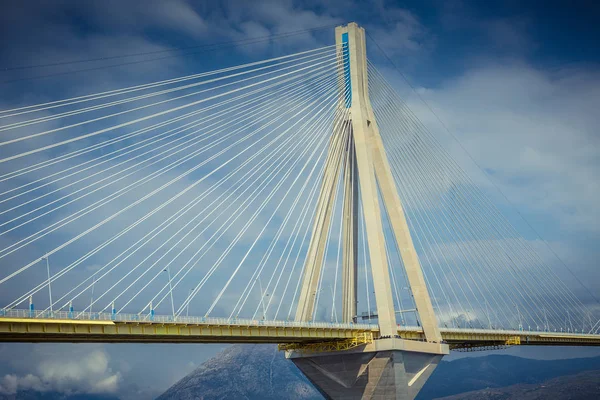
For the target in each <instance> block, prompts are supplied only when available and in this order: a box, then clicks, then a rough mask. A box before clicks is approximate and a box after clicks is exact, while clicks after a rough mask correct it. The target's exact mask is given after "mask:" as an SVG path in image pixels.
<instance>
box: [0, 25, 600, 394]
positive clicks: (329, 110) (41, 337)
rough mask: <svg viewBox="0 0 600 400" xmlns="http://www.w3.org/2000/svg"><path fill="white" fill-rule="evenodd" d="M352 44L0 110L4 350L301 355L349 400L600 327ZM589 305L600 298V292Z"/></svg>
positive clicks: (416, 384) (403, 390)
mask: <svg viewBox="0 0 600 400" xmlns="http://www.w3.org/2000/svg"><path fill="white" fill-rule="evenodd" d="M335 40H336V43H335V44H334V45H331V46H327V47H322V48H318V49H314V50H310V51H304V52H301V53H296V54H291V55H287V56H282V57H277V58H272V59H268V60H264V61H260V62H253V63H249V64H245V65H239V66H234V67H228V68H224V69H220V70H216V71H211V72H205V73H200V74H195V75H189V76H184V77H180V78H174V79H169V80H165V81H159V82H152V83H149V84H143V85H138V86H132V87H127V88H122V89H115V90H108V91H104V92H100V93H94V94H87V95H81V96H77V97H72V98H67V99H62V100H50V101H45V102H41V103H38V104H34V105H26V106H21V107H18V108H13V109H9V110H4V111H2V112H0V124H1V126H0V133H1V137H2V141H1V142H0V151H1V153H0V182H2V189H1V194H0V218H1V219H0V263H1V264H0V265H1V272H0V288H1V290H0V301H1V302H2V304H0V307H1V308H0V340H3V341H13V342H23V341H29V342H43V341H47V342H147V343H152V342H189V343H211V342H222V343H234V342H241V343H279V344H280V346H281V348H282V349H284V350H286V351H287V355H288V356H289V357H290V358H291V359H292V360H293V361H294V362H295V363H296V365H298V367H299V368H300V369H301V370H302V371H303V373H305V374H306V375H307V376H308V377H309V379H310V380H311V381H312V382H313V383H315V385H316V386H317V387H319V389H320V390H321V391H322V392H323V393H324V394H325V395H326V396H329V397H331V398H361V397H362V398H371V397H378V396H379V397H381V398H413V397H414V396H416V394H417V393H418V391H419V389H420V388H421V387H422V385H423V384H424V382H425V381H426V379H427V378H428V377H429V375H430V374H431V373H432V372H433V369H434V368H435V365H437V363H438V362H439V360H440V359H441V357H442V356H443V355H444V354H447V353H448V351H449V349H467V350H468V349H476V348H490V347H501V346H510V345H525V344H529V345H599V344H600V335H599V334H598V330H599V316H598V315H597V314H594V311H593V310H592V309H591V308H590V307H589V305H588V302H587V301H586V300H585V299H582V292H581V290H579V289H581V288H578V287H570V286H569V285H568V283H567V282H565V279H564V277H562V276H561V275H560V273H561V271H557V270H556V268H554V267H553V266H552V265H551V264H550V263H549V262H548V261H545V260H544V259H543V257H541V256H540V255H539V254H538V252H537V251H536V249H535V248H534V247H533V245H532V243H531V241H530V240H527V239H526V238H525V237H523V236H522V235H521V234H520V233H519V232H518V231H517V230H516V229H515V228H514V227H513V225H512V224H511V223H510V222H509V220H508V219H507V218H505V217H504V215H503V214H502V212H500V210H499V209H498V207H497V206H496V205H495V204H494V202H493V201H491V200H490V198H489V197H488V196H487V195H486V192H485V190H484V189H482V188H481V185H480V184H478V183H477V182H475V181H474V180H473V179H472V178H471V177H470V176H469V175H468V174H467V173H466V172H465V171H464V170H463V169H462V168H461V167H460V165H459V164H458V163H457V162H456V161H455V160H454V159H453V158H452V157H451V155H450V152H449V151H447V149H446V148H445V147H444V146H443V145H442V144H441V143H440V142H439V141H438V140H437V139H436V137H435V136H434V135H433V134H432V133H431V132H429V131H428V130H427V129H426V127H425V126H424V125H423V124H422V123H421V122H420V121H419V119H418V118H417V117H416V115H415V114H414V113H413V112H412V111H411V110H410V108H409V107H408V106H407V104H406V103H405V102H404V101H403V100H402V99H401V98H400V97H399V95H398V94H397V93H396V91H395V90H394V88H393V87H392V86H391V85H390V84H389V83H388V82H387V81H386V80H385V79H384V77H383V75H382V74H381V73H380V72H379V71H378V70H377V68H376V67H375V65H374V64H373V63H371V62H370V61H369V60H368V59H367V57H366V41H365V35H364V30H362V29H361V28H359V27H358V26H357V25H356V24H349V25H347V26H342V27H338V28H336V33H335ZM588 300H589V299H588Z"/></svg>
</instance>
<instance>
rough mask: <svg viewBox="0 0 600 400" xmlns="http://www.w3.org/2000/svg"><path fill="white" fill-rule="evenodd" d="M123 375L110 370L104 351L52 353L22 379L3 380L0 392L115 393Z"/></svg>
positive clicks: (7, 378) (10, 375)
mask: <svg viewBox="0 0 600 400" xmlns="http://www.w3.org/2000/svg"><path fill="white" fill-rule="evenodd" d="M120 381H121V374H120V373H119V372H113V371H112V369H111V368H110V367H109V357H108V355H107V354H106V352H104V351H103V350H101V349H96V350H93V351H91V352H89V353H86V354H83V355H81V357H70V354H68V353H67V354H63V355H62V356H61V355H59V354H52V355H51V356H50V357H49V358H42V359H41V360H38V363H37V366H36V367H35V369H34V370H33V371H31V372H30V373H26V374H24V375H22V376H17V375H15V374H7V375H5V376H4V377H2V378H0V393H1V394H7V395H10V394H15V393H17V392H18V391H22V390H33V391H36V392H49V391H52V392H59V393H65V394H72V393H116V392H117V390H118V389H119V383H120Z"/></svg>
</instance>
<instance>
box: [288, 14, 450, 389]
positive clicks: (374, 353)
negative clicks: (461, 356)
mask: <svg viewBox="0 0 600 400" xmlns="http://www.w3.org/2000/svg"><path fill="white" fill-rule="evenodd" d="M335 35H336V44H337V49H338V50H337V51H338V60H339V63H340V68H339V71H340V79H339V81H340V92H341V93H347V92H349V93H350V96H340V101H339V107H342V108H346V109H350V113H349V115H350V116H349V117H348V119H347V121H344V123H343V124H338V125H337V126H339V127H340V128H338V129H337V130H336V131H334V132H333V134H332V138H331V142H330V147H329V154H328V157H327V160H326V163H325V172H324V176H323V182H322V185H321V192H320V194H319V200H318V202H317V212H316V215H315V220H314V223H313V231H312V236H311V243H310V246H309V250H308V254H307V258H306V263H305V268H304V275H303V278H302V289H301V292H300V297H299V302H298V309H297V312H296V320H297V321H310V320H312V317H313V315H314V307H315V302H314V300H315V297H316V294H317V288H318V283H319V281H318V280H319V277H320V275H321V269H322V267H323V265H322V264H323V253H324V248H325V245H326V240H327V231H328V229H329V226H330V224H331V217H332V214H333V213H332V210H333V207H334V204H333V203H334V195H333V192H334V185H335V184H336V183H337V182H338V179H339V177H340V174H342V177H343V179H344V185H343V187H344V195H345V197H344V199H345V202H344V206H343V210H344V211H343V237H342V239H343V246H344V248H343V255H344V257H343V263H342V278H343V282H342V288H343V291H342V297H343V298H342V307H343V310H342V311H343V312H342V315H343V320H344V322H352V321H353V319H354V318H355V316H356V261H357V260H356V246H357V234H356V232H357V231H356V221H357V213H358V212H359V211H358V209H357V204H358V193H359V191H358V187H359V185H360V201H361V203H362V212H363V213H364V220H365V231H366V238H367V245H368V254H369V259H370V263H371V273H372V275H373V285H374V289H375V300H376V303H377V317H378V321H379V336H378V337H375V340H374V341H373V343H370V344H366V345H363V346H360V347H357V348H354V349H351V350H346V351H339V352H333V353H303V352H302V351H301V350H295V351H288V352H287V353H286V357H288V358H291V359H292V361H293V362H294V363H295V364H296V366H297V367H298V368H299V369H300V370H301V371H302V372H303V373H304V375H306V376H307V378H308V379H309V380H310V381H311V382H312V383H313V384H314V385H315V386H316V387H317V388H318V389H319V390H320V391H321V393H322V394H323V395H324V396H325V397H327V398H330V399H336V400H337V399H403V400H405V399H413V398H415V396H416V395H417V393H418V392H419V390H420V389H421V388H422V387H423V384H424V383H425V381H426V380H427V378H429V376H430V375H431V374H432V372H433V371H434V369H435V367H436V366H437V365H438V363H439V362H440V360H441V358H442V356H443V355H444V354H448V352H449V349H448V345H446V344H442V343H441V342H442V337H441V334H440V331H439V328H438V326H437V321H436V318H435V314H434V311H433V306H432V304H431V299H430V297H429V293H428V291H427V287H426V285H425V279H424V277H423V272H422V270H421V265H420V262H419V258H418V256H417V253H416V250H415V247H414V244H413V242H412V238H411V235H410V231H409V228H408V223H407V221H406V217H405V215H404V210H403V208H402V202H401V200H400V197H399V195H398V190H397V188H396V186H395V182H394V179H393V176H392V173H391V169H390V166H389V163H388V160H387V156H386V153H385V149H384V147H383V141H382V140H381V136H380V134H379V128H378V126H377V121H376V119H375V114H374V113H373V109H372V107H371V102H370V100H369V95H368V79H367V57H366V44H365V32H364V29H363V28H360V27H359V26H358V25H357V24H355V23H350V24H348V25H347V26H340V27H337V28H336V30H335ZM380 194H381V198H382V200H383V206H384V207H385V210H386V211H387V214H388V216H389V219H390V225H391V227H392V231H393V232H394V237H395V240H396V245H397V247H398V249H399V250H400V256H401V257H402V261H403V264H404V267H405V269H406V275H407V279H408V283H409V285H410V288H411V290H412V293H413V298H414V301H415V306H416V308H417V312H418V315H419V321H420V322H421V327H422V328H423V334H424V336H425V342H420V341H412V340H403V339H401V338H399V337H398V336H397V334H398V331H397V325H396V312H395V310H394V302H393V297H392V288H391V282H390V272H389V265H388V259H387V255H386V251H385V248H386V247H385V236H384V232H383V221H382V215H383V213H382V211H383V210H381V206H380V204H379V195H380ZM369 311H370V310H369ZM376 336H377V335H376ZM382 337H383V339H381V338H382Z"/></svg>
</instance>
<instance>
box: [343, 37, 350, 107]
mask: <svg viewBox="0 0 600 400" xmlns="http://www.w3.org/2000/svg"><path fill="white" fill-rule="evenodd" d="M342 60H343V61H344V93H345V94H346V108H350V106H351V105H352V81H351V80H350V47H349V46H348V33H347V32H346V33H342Z"/></svg>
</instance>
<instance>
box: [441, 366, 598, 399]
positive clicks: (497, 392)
mask: <svg viewBox="0 0 600 400" xmlns="http://www.w3.org/2000/svg"><path fill="white" fill-rule="evenodd" d="M598 398H600V371H586V372H581V373H579V374H576V375H568V376H561V377H560V378H554V379H550V380H547V381H544V382H542V383H537V384H518V385H511V386H507V387H503V388H494V389H483V390H477V391H474V392H467V393H462V394H457V395H454V396H449V397H444V398H443V399H440V400H564V399H570V400H588V399H589V400H595V399H598Z"/></svg>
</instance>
